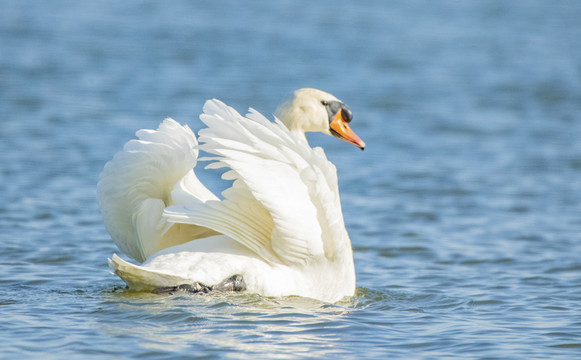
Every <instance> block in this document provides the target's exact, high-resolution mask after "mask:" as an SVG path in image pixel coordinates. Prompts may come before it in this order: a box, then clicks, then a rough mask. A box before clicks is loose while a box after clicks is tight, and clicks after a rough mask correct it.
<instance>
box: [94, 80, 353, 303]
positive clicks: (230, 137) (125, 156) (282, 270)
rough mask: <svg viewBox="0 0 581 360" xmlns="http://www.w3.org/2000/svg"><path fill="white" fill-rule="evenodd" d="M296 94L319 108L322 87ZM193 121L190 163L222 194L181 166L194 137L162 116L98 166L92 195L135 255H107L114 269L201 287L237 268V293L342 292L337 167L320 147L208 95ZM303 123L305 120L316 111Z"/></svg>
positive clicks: (134, 282)
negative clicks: (200, 164) (217, 183)
mask: <svg viewBox="0 0 581 360" xmlns="http://www.w3.org/2000/svg"><path fill="white" fill-rule="evenodd" d="M308 90H309V91H310V89H308ZM303 95H304V94H303ZM307 95H309V96H311V97H312V96H315V100H316V101H315V102H314V103H315V104H319V106H320V103H321V99H320V98H319V97H321V96H323V97H324V96H327V95H328V94H326V93H323V92H320V91H318V90H317V91H315V92H314V93H313V94H307ZM309 96H306V97H304V98H305V99H309ZM328 96H329V99H330V100H333V99H336V98H334V97H332V96H331V95H328ZM323 100H324V99H323ZM299 105H300V102H299V103H298V105H296V106H299ZM291 110H292V109H291ZM291 110H289V111H290V112H292V113H296V111H291ZM319 113H320V112H319ZM200 119H201V120H202V121H203V122H204V123H205V124H206V125H207V128H205V129H203V130H201V131H200V133H199V141H200V143H201V144H202V145H201V146H200V149H201V150H204V151H205V152H207V153H209V154H211V155H212V156H211V157H206V158H203V159H200V160H207V161H210V163H209V164H208V165H207V166H206V168H211V169H215V168H223V167H226V168H227V169H228V170H227V171H226V172H225V173H224V174H223V175H222V177H223V178H224V179H227V180H233V183H232V186H231V187H230V188H228V189H226V190H225V191H224V192H223V193H222V195H223V200H220V199H218V198H217V197H216V196H215V195H214V194H212V193H211V192H210V191H209V190H208V189H207V188H206V187H204V185H203V184H201V183H200V181H199V180H198V178H197V177H196V175H195V173H194V172H193V167H194V166H195V164H196V161H197V156H198V142H197V141H196V138H195V136H194V134H193V133H192V132H191V130H190V129H189V128H188V127H187V126H182V125H179V124H178V123H176V122H175V121H173V120H171V119H166V120H165V121H164V122H163V123H162V124H161V125H160V126H159V128H158V129H157V130H140V131H138V132H137V137H138V139H136V140H131V141H129V142H128V143H127V144H126V145H125V147H124V150H123V151H122V152H120V153H119V154H117V155H116V156H115V157H114V158H113V160H112V161H111V162H110V163H108V164H107V165H106V166H105V169H104V170H103V173H102V174H101V178H100V181H99V185H98V197H99V205H100V207H101V211H102V213H103V218H104V220H105V224H106V227H107V230H108V231H109V232H110V234H111V236H112V237H113V240H114V241H115V243H116V244H117V245H118V247H119V248H120V249H121V250H122V251H123V252H125V253H126V254H127V255H129V256H130V257H132V258H134V259H136V260H138V261H145V260H147V261H146V262H145V263H144V264H142V265H133V264H131V263H128V262H126V261H124V260H122V259H121V258H119V257H118V256H116V255H115V256H114V257H113V258H112V259H111V260H110V264H111V267H112V268H113V270H114V271H115V273H116V274H117V275H119V276H120V277H121V278H123V280H124V281H125V282H126V283H127V284H128V285H129V286H130V287H132V288H136V289H154V288H156V287H164V286H177V285H180V284H183V283H192V282H196V281H197V282H201V283H204V284H207V285H213V284H216V283H218V282H220V281H221V280H224V279H226V278H228V277H229V276H231V275H234V274H241V275H243V278H244V280H245V282H246V284H247V289H248V291H252V292H256V293H260V294H263V295H267V296H282V295H302V296H309V297H314V298H318V299H321V300H327V301H336V300H338V299H340V298H341V297H343V296H346V295H352V294H353V292H354V290H355V274H354V267H353V255H352V250H351V244H350V240H349V237H348V235H347V232H346V230H345V226H344V223H343V216H342V212H341V204H340V199H339V193H338V186H337V173H336V169H335V167H334V166H333V164H331V163H330V162H329V161H328V160H327V158H326V156H325V153H324V152H323V150H322V149H320V148H315V149H312V148H311V147H310V146H309V145H308V143H307V141H306V139H305V137H304V132H301V131H300V130H299V131H297V130H293V131H291V130H289V128H287V126H289V120H288V119H286V120H285V122H282V121H279V120H278V119H275V121H274V122H271V121H269V120H268V119H266V118H265V117H264V116H262V115H261V114H259V113H258V112H257V111H255V110H254V109H250V110H249V113H248V114H247V115H246V116H242V115H240V114H239V113H238V112H237V111H235V110H234V109H233V108H231V107H229V106H227V105H225V104H224V103H222V102H220V101H218V100H210V101H207V102H206V104H205V105H204V113H203V114H202V115H201V116H200ZM308 119H309V124H308V126H309V128H313V126H314V125H313V124H315V122H316V120H317V117H316V116H315V115H312V116H311V115H309V116H308ZM323 120H324V121H323V122H322V123H323V124H325V123H326V120H325V119H323ZM295 121H296V120H295ZM291 125H292V126H291V128H294V129H296V128H298V129H300V126H298V125H300V124H298V125H297V124H296V123H295V124H291ZM324 126H328V124H327V125H324ZM217 234H220V235H218V236H216V235H217Z"/></svg>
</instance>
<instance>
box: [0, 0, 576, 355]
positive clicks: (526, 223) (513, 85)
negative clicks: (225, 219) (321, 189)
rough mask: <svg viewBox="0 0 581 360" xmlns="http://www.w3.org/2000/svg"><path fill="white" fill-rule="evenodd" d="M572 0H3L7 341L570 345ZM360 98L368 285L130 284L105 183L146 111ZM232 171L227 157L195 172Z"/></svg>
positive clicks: (367, 350) (312, 348) (337, 159)
mask: <svg viewBox="0 0 581 360" xmlns="http://www.w3.org/2000/svg"><path fill="white" fill-rule="evenodd" d="M580 19H581V2H577V1H529V0H527V1H524V0H523V1H484V0H482V1H470V2H459V1H438V2H435V1H419V0H413V1H390V2H387V1H379V0H378V1H360V2H349V1H342V0H334V1H330V0H329V1H318V2H308V1H273V2H263V1H244V2H243V1H240V2H229V3H223V2H218V1H214V2H210V1H199V2H193V1H192V2H189V1H172V2H161V1H160V2H154V1H135V0H132V1H113V0H107V1H98V2H97V1H94V2H88V1H85V2H80V1H64V0H54V1H45V2H40V1H17V0H12V1H11V0H7V1H2V3H1V4H0V118H1V120H0V184H1V185H0V319H1V321H0V357H1V358H6V359H12V358H14V359H22V358H27V359H43V360H44V359H63V358H71V359H109V358H128V359H131V358H135V359H137V358H139V359H145V358H151V359H164V358H165V359H180V358H197V357H199V358H205V359H212V358H233V359H261V358H280V359H300V358H345V359H363V358H370V359H372V358H391V359H439V358H457V359H575V358H581V141H580V140H579V139H580V137H581V46H580V42H579V39H581V21H580ZM307 86H308V87H317V88H321V89H324V90H327V91H329V92H331V93H333V94H335V95H336V96H338V97H339V98H340V99H342V100H343V101H345V102H346V103H347V104H348V105H349V106H350V107H351V109H352V110H353V112H354V116H355V118H354V120H353V123H352V127H353V129H354V130H355V131H356V132H357V133H358V134H359V135H360V136H361V138H363V139H364V140H365V141H366V143H367V149H366V150H365V151H364V152H361V151H359V150H357V149H356V148H355V147H353V146H351V145H349V144H347V143H344V142H341V141H338V140H336V139H334V138H331V137H326V136H323V135H316V134H315V135H313V136H310V141H311V144H313V145H321V146H323V147H324V148H325V149H326V152H327V155H328V157H329V159H331V160H332V161H333V162H334V163H335V164H336V165H337V168H338V172H339V182H340V189H341V196H342V203H343V211H344V215H345V221H346V225H347V228H348V230H349V232H350V235H351V239H352V242H353V246H354V252H355V262H356V268H357V278H358V291H357V295H356V296H355V297H353V298H350V299H345V300H344V301H342V302H340V303H337V304H324V303H319V302H317V301H313V300H309V299H302V298H297V297H290V298H283V299H273V298H262V297H259V296H256V295H248V294H242V295H229V296H224V295H220V296H186V295H183V294H182V295H179V294H176V295H166V296H160V295H152V294H146V293H135V292H130V291H127V290H123V283H122V282H121V281H120V280H119V279H118V278H116V277H115V276H113V275H111V274H110V273H109V270H108V267H107V264H106V259H107V257H109V256H110V255H111V254H112V253H113V252H115V251H117V249H116V248H115V246H114V244H113V242H112V241H111V239H110V238H109V236H108V234H107V233H106V231H105V229H104V226H103V225H102V222H101V217H100V214H99V212H98V209H97V205H96V200H95V188H96V182H97V179H98V174H99V172H100V171H101V169H102V168H103V166H104V164H105V163H106V162H107V161H108V160H109V159H111V157H112V156H113V154H114V153H115V152H116V151H118V150H120V149H121V147H122V145H123V143H124V142H125V141H127V140H129V139H130V138H132V137H133V133H134V132H135V131H136V130H138V129H140V128H154V127H156V126H157V124H158V123H159V121H161V120H162V119H163V118H164V117H167V116H171V117H173V118H175V119H177V120H178V121H180V122H182V123H188V124H189V125H190V126H191V127H192V128H193V129H195V130H197V129H199V128H200V127H201V123H200V121H199V120H198V119H197V116H198V114H199V113H200V111H201V106H202V104H203V102H204V100H206V99H208V98H212V97H217V98H220V99H222V100H223V101H225V102H227V103H229V104H230V105H232V106H234V107H236V108H237V109H238V110H240V111H245V110H246V109H247V108H248V107H249V106H252V107H254V108H256V109H258V110H259V111H261V112H263V113H265V114H271V113H272V112H273V111H274V109H275V108H276V106H277V104H278V103H279V102H281V101H282V100H283V99H284V98H285V97H286V96H288V95H289V94H290V92H291V91H292V90H294V89H296V88H300V87H307ZM203 180H204V181H205V182H206V183H208V184H209V187H210V188H212V189H215V190H219V189H221V188H223V187H224V185H223V184H221V183H220V181H219V174H214V173H209V174H205V175H204V176H203Z"/></svg>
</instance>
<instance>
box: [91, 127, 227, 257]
mask: <svg viewBox="0 0 581 360" xmlns="http://www.w3.org/2000/svg"><path fill="white" fill-rule="evenodd" d="M136 135H137V137H138V139H134V140H131V141H129V142H128V143H126V144H125V147H124V148H123V151H120V152H119V153H117V154H116V155H115V157H114V158H113V160H111V161H110V162H109V163H107V165H105V168H104V169H103V172H102V173H101V175H100V180H99V184H98V185H97V195H98V196H97V197H98V201H99V207H100V209H101V213H102V214H103V219H104V222H105V227H106V228H107V231H108V232H109V233H110V234H111V237H112V238H113V240H114V241H115V244H117V246H118V247H119V249H121V250H122V251H123V252H124V253H126V254H127V255H128V256H130V257H132V258H134V259H136V260H138V261H145V260H146V259H147V258H148V257H149V256H151V255H153V254H154V253H156V252H157V251H159V250H162V249H164V248H167V247H169V246H173V245H178V244H181V243H184V242H186V241H189V240H193V239H196V238H200V237H206V236H209V235H212V234H215V232H214V231H211V230H210V229H207V228H205V227H201V226H193V225H186V224H175V225H174V224H173V223H168V222H167V221H166V220H165V219H164V218H163V216H162V214H163V210H164V209H165V207H166V206H168V205H173V204H183V203H191V202H203V201H207V200H210V199H212V200H215V199H217V198H216V196H214V194H212V193H211V192H210V191H209V190H208V189H206V188H205V187H204V186H203V185H202V184H201V183H200V182H199V180H198V179H197V177H196V176H195V174H194V172H193V170H192V168H193V167H194V166H195V164H196V160H197V156H198V149H197V145H198V143H197V141H196V138H195V136H194V134H193V132H192V131H191V130H190V128H189V127H188V126H181V125H180V124H178V123H177V122H175V121H174V120H172V119H166V120H164V121H163V122H162V123H161V124H160V126H159V128H158V129H157V130H140V131H138V132H137V134H136Z"/></svg>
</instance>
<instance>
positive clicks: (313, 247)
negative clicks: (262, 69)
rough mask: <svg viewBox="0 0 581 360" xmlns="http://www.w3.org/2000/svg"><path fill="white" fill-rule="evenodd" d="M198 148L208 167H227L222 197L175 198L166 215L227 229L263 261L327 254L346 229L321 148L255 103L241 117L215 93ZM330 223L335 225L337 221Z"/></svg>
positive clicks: (292, 260) (329, 166)
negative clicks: (269, 117) (265, 114)
mask: <svg viewBox="0 0 581 360" xmlns="http://www.w3.org/2000/svg"><path fill="white" fill-rule="evenodd" d="M200 118H201V120H202V121H203V122H204V123H205V124H206V125H207V126H208V128H207V129H203V130H201V131H200V138H199V140H200V143H202V145H201V149H202V150H204V151H206V152H208V153H210V154H213V155H216V156H215V157H212V158H207V159H205V160H212V161H213V162H212V163H211V164H210V165H208V166H207V167H209V168H220V167H227V168H230V170H229V171H227V172H226V173H225V174H224V175H223V178H225V179H228V180H234V183H233V185H232V187H231V188H229V189H227V190H226V191H224V192H223V196H224V200H222V201H219V200H213V201H206V202H205V203H200V202H198V203H191V204H187V205H183V206H173V207H170V208H168V209H166V211H165V216H166V217H167V218H168V220H169V221H174V222H180V223H190V224H195V225H199V226H203V227H207V228H210V229H213V230H215V231H217V232H220V233H223V234H225V235H227V236H230V237H232V238H233V239H235V240H236V241H238V242H240V243H241V244H243V245H245V246H246V247H248V248H249V249H251V250H253V251H254V252H255V253H256V254H257V255H259V256H261V257H263V258H264V259H266V260H267V261H269V262H283V263H296V262H299V263H301V262H308V261H309V260H310V259H314V258H318V257H321V256H327V257H329V258H332V257H333V252H334V249H333V240H334V238H335V237H336V236H340V235H339V234H338V232H340V231H341V230H343V231H344V225H343V218H342V213H341V206H340V201H339V195H338V189H337V175H336V169H335V167H334V166H333V164H331V163H330V162H329V161H328V160H327V159H326V157H325V154H324V152H323V150H322V149H320V148H317V149H311V148H310V147H309V145H308V144H307V142H306V140H305V139H304V138H301V137H300V136H298V135H297V134H294V133H292V132H291V131H289V130H288V129H287V128H286V126H285V125H284V124H282V123H281V122H280V121H278V120H276V119H275V122H270V121H268V120H267V119H266V118H265V117H263V116H262V115H261V114H259V113H258V112H256V111H255V110H253V109H250V113H249V114H248V115H247V116H246V117H243V116H241V115H240V114H239V113H238V112H236V111H235V110H234V109H232V108H231V107H228V106H226V105H225V104H224V103H222V102H220V101H218V100H210V101H208V102H206V104H205V106H204V114H202V115H201V116H200ZM335 227H338V229H336V228H335Z"/></svg>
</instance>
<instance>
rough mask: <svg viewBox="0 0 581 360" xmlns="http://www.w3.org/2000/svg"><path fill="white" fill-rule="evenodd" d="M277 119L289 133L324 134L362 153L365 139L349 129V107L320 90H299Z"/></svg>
mask: <svg viewBox="0 0 581 360" xmlns="http://www.w3.org/2000/svg"><path fill="white" fill-rule="evenodd" d="M276 115H277V117H278V118H279V119H280V120H281V121H282V122H283V123H284V124H285V125H286V127H287V128H289V130H291V131H294V132H297V133H299V134H301V135H302V136H303V137H304V134H305V132H322V133H324V134H327V135H333V136H335V137H338V138H339V139H341V140H345V141H347V142H349V143H351V144H353V145H355V146H357V147H358V148H360V149H361V150H363V149H364V148H365V143H364V142H363V140H361V139H360V138H359V136H357V135H356V134H355V133H354V132H353V130H351V128H350V127H349V122H351V120H352V119H353V114H352V112H351V110H350V109H349V107H348V106H347V105H345V104H344V103H343V102H342V101H341V100H339V99H337V98H336V97H334V96H333V95H331V94H329V93H326V92H324V91H321V90H317V89H310V88H305V89H299V90H297V91H295V92H294V97H293V98H292V99H291V100H289V101H287V102H286V103H284V104H282V105H281V106H280V107H279V108H278V110H277V112H276Z"/></svg>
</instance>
